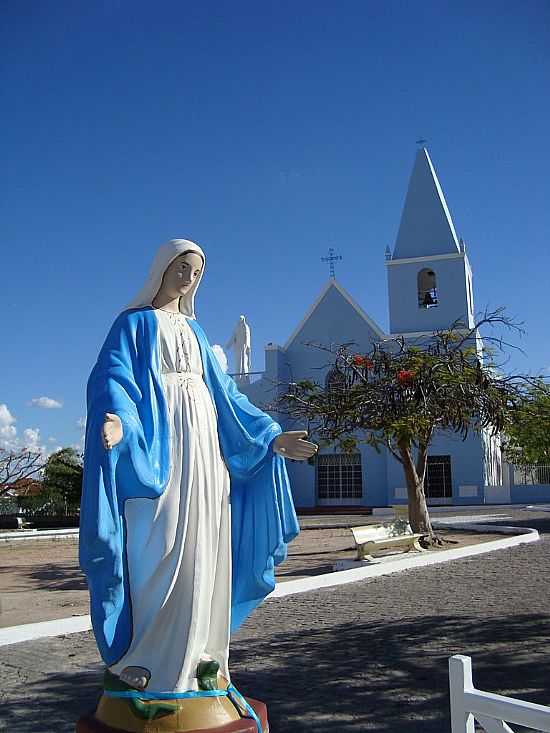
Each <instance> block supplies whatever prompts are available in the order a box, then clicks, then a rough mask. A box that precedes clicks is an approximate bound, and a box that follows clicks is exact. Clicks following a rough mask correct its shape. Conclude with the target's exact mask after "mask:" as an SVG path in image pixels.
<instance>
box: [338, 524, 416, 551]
mask: <svg viewBox="0 0 550 733" xmlns="http://www.w3.org/2000/svg"><path fill="white" fill-rule="evenodd" d="M350 529H351V533H352V534H353V539H354V540H355V544H356V546H357V559H358V560H373V559H374V558H373V557H372V553H373V552H376V551H379V550H394V549H403V551H404V552H408V551H409V550H416V551H417V552H423V551H424V548H422V547H421V546H420V544H419V542H418V540H419V539H420V537H422V535H421V534H415V533H414V532H413V531H412V529H411V526H410V524H409V523H408V522H406V521H404V520H403V519H397V520H396V521H394V522H392V523H391V524H367V525H365V526H363V527H351V528H350Z"/></svg>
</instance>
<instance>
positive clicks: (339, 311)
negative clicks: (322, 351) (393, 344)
mask: <svg viewBox="0 0 550 733" xmlns="http://www.w3.org/2000/svg"><path fill="white" fill-rule="evenodd" d="M383 338H385V334H384V332H383V331H382V329H381V328H380V327H379V326H378V325H377V324H376V323H375V322H374V321H373V320H372V319H371V318H370V317H369V316H368V315H367V314H366V313H365V312H364V311H363V309H362V308H361V307H360V306H359V305H358V304H357V303H356V302H355V301H354V300H353V298H352V297H351V296H350V295H349V293H347V292H346V291H345V290H344V288H342V286H341V285H339V283H337V282H336V280H332V279H331V280H329V282H328V283H327V285H326V286H325V287H324V288H323V290H322V291H321V293H320V295H319V297H318V298H317V300H316V301H315V302H314V303H313V305H312V306H311V308H310V309H309V311H308V312H307V313H306V315H305V316H304V318H303V320H302V321H301V323H299V324H298V326H297V327H296V329H295V330H294V332H293V333H292V335H291V336H290V338H289V339H288V341H287V343H286V344H285V346H284V349H285V351H295V350H302V349H304V348H307V346H305V344H304V342H308V341H313V342H315V343H320V344H323V345H326V346H329V345H330V344H331V343H332V344H342V343H347V342H350V341H353V342H355V343H356V344H357V345H358V347H360V348H362V349H367V348H369V344H371V343H372V342H377V341H380V340H381V339H383Z"/></svg>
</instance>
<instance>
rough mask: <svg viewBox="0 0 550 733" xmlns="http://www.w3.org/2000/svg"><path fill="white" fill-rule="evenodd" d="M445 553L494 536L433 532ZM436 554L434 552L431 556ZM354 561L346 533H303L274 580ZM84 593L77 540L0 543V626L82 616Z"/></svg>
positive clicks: (85, 604) (85, 609) (339, 530)
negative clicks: (444, 543)
mask: <svg viewBox="0 0 550 733" xmlns="http://www.w3.org/2000/svg"><path fill="white" fill-rule="evenodd" d="M438 534H439V535H440V536H441V537H443V538H445V539H446V540H449V544H446V545H445V546H444V548H443V549H450V548H455V547H460V546H464V545H469V544H477V543H479V542H488V541H491V540H494V539H496V538H498V536H499V535H495V534H480V533H477V532H473V533H467V532H457V531H455V530H452V531H451V530H438ZM437 551H438V550H436V552H437ZM353 557H355V548H354V542H353V538H352V536H351V533H350V531H349V529H346V528H344V527H341V528H335V529H307V530H304V531H302V532H301V533H300V535H299V536H298V537H297V538H296V539H295V540H294V542H292V543H291V545H290V546H289V556H288V558H287V560H286V561H285V562H284V563H282V564H281V565H280V566H279V567H278V568H277V580H278V581H279V582H284V581H286V580H296V579H298V578H304V577H307V576H311V575H320V574H323V573H330V572H332V569H333V563H334V562H335V561H336V560H342V559H352V558H353ZM88 612H89V609H88V591H87V588H86V582H85V579H84V576H83V575H82V573H81V571H80V569H79V567H78V541H77V540H76V539H74V538H71V539H56V540H50V539H43V540H36V541H33V540H25V541H17V542H6V543H1V544H0V627H7V626H16V625H19V624H27V623H34V622H37V621H49V620H52V619H56V618H65V617H67V616H80V615H83V614H87V613H88Z"/></svg>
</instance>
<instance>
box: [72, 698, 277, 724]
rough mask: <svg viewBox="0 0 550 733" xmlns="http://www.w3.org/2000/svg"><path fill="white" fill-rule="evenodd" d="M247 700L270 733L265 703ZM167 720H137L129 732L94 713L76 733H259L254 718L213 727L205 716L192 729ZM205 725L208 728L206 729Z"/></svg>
mask: <svg viewBox="0 0 550 733" xmlns="http://www.w3.org/2000/svg"><path fill="white" fill-rule="evenodd" d="M246 699H247V702H248V704H249V705H250V706H251V707H252V708H253V709H254V712H255V713H256V715H257V716H258V718H259V719H260V721H261V724H262V731H263V733H269V724H268V721H267V707H266V705H265V703H263V702H260V701H259V700H253V699H252V698H250V697H248V698H246ZM100 707H101V703H100ZM167 718H172V716H166V717H161V718H157V719H156V720H139V721H137V720H135V721H134V724H133V725H131V728H130V730H129V729H128V728H121V727H116V728H115V727H113V726H112V725H106V724H105V723H103V722H101V721H100V720H98V719H97V718H96V717H95V715H94V714H93V713H92V714H90V715H85V716H84V717H82V718H80V720H79V721H78V723H77V724H76V733H136V731H138V730H140V731H141V733H258V728H257V726H256V723H255V721H254V720H252V718H238V719H237V720H231V721H229V722H227V723H222V724H216V723H214V724H213V725H210V721H209V720H208V716H205V719H203V720H202V721H199V720H197V721H196V722H195V723H194V724H193V723H192V722H191V721H189V724H191V725H193V727H192V728H189V727H187V725H185V724H184V726H183V727H182V726H181V725H178V724H177V723H176V721H174V720H172V721H170V720H168V719H167ZM121 722H122V721H121ZM174 723H176V726H177V727H174ZM205 725H206V726H207V727H205ZM196 726H200V727H196Z"/></svg>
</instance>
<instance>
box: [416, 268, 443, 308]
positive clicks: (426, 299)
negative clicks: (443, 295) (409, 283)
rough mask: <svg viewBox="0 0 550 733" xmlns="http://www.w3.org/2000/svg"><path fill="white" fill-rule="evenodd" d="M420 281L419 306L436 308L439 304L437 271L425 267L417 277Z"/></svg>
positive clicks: (418, 281)
mask: <svg viewBox="0 0 550 733" xmlns="http://www.w3.org/2000/svg"><path fill="white" fill-rule="evenodd" d="M417 283H418V307H419V308H434V307H435V306H437V305H438V304H439V301H438V297H437V279H436V276H435V272H434V271H433V270H430V269H429V268H427V267H425V268H424V269H423V270H420V272H419V273H418V278H417Z"/></svg>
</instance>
